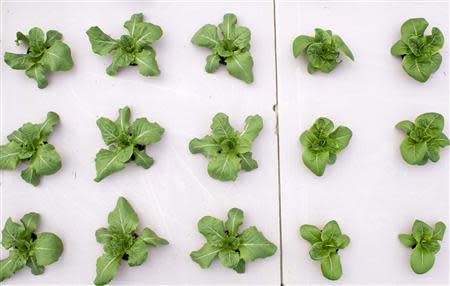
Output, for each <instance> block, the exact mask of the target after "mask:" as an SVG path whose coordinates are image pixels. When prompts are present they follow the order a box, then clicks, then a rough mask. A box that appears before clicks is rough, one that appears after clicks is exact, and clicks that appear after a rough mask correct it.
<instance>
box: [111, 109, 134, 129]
mask: <svg viewBox="0 0 450 286" xmlns="http://www.w3.org/2000/svg"><path fill="white" fill-rule="evenodd" d="M130 113H131V112H130V108H129V107H128V106H125V107H123V108H120V109H119V117H118V118H117V120H116V121H115V123H116V125H117V127H119V128H120V130H122V131H123V132H124V133H128V128H129V127H130Z"/></svg>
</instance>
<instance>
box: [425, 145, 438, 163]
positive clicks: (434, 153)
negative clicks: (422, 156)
mask: <svg viewBox="0 0 450 286" xmlns="http://www.w3.org/2000/svg"><path fill="white" fill-rule="evenodd" d="M439 151H440V147H439V146H433V145H428V147H427V157H428V158H429V159H430V160H431V161H432V162H437V161H439V159H440V157H441V156H440V154H439Z"/></svg>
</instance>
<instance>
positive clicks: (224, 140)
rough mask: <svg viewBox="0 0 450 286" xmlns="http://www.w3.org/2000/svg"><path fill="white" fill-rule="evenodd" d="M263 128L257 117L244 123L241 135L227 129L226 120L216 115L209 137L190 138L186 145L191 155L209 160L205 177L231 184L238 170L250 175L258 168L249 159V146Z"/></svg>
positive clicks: (256, 164)
mask: <svg viewBox="0 0 450 286" xmlns="http://www.w3.org/2000/svg"><path fill="white" fill-rule="evenodd" d="M262 128H263V120H262V118H261V116H259V115H252V116H248V117H247V118H246V119H245V128H244V131H242V132H238V131H236V130H234V128H233V127H231V125H230V122H229V121H228V116H227V115H226V114H224V113H217V114H216V115H215V116H214V118H213V122H212V124H211V130H212V134H211V135H206V136H204V137H203V138H201V139H199V138H194V139H192V140H191V142H190V143H189V150H190V151H191V153H192V154H197V153H202V154H203V155H204V156H205V157H206V158H209V159H210V161H209V163H208V174H209V175H210V176H211V177H212V178H214V179H218V180H221V181H230V180H232V181H234V180H236V178H237V175H238V173H239V171H240V170H241V169H244V170H246V171H251V170H254V169H256V168H258V163H257V162H256V161H255V160H253V158H252V143H253V141H254V140H255V139H256V137H258V134H259V132H260V131H261V129H262Z"/></svg>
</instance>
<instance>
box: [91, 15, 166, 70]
mask: <svg viewBox="0 0 450 286" xmlns="http://www.w3.org/2000/svg"><path fill="white" fill-rule="evenodd" d="M124 27H125V28H126V29H127V30H128V32H129V35H123V36H121V37H120V39H118V40H115V39H113V38H111V37H110V36H108V35H107V34H105V33H104V32H103V31H102V30H101V29H100V28H99V27H97V26H94V27H91V28H89V30H87V32H86V33H87V35H88V36H89V41H90V42H91V46H92V51H93V52H94V53H96V54H98V55H100V56H106V55H108V54H112V63H111V64H110V65H109V66H108V67H107V68H106V73H107V74H108V75H111V76H113V75H116V74H117V72H118V71H119V69H120V68H123V67H126V66H129V65H132V66H135V65H137V66H138V68H139V73H140V74H141V75H143V76H157V75H159V74H160V71H159V67H158V63H157V62H156V52H155V50H154V49H153V48H152V47H151V46H150V45H151V44H153V43H155V42H156V41H158V40H159V39H160V38H161V36H162V34H163V31H162V29H161V27H159V26H157V25H153V24H152V23H148V22H144V15H143V14H142V13H139V14H134V15H132V16H131V19H130V20H128V21H126V22H125V24H124Z"/></svg>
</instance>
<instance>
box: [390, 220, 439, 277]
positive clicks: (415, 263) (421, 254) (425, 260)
mask: <svg viewBox="0 0 450 286" xmlns="http://www.w3.org/2000/svg"><path fill="white" fill-rule="evenodd" d="M444 232H445V224H444V223H443V222H438V223H436V224H435V225H434V230H433V229H432V228H431V227H430V226H429V225H428V224H426V223H424V222H423V221H420V220H415V221H414V225H413V227H412V234H400V235H399V236H398V239H399V240H400V242H401V243H402V244H403V245H404V246H406V247H408V248H412V250H413V251H412V252H411V256H410V257H409V263H410V264H411V268H412V270H413V271H414V272H415V273H417V274H424V273H426V272H428V271H429V270H430V269H431V267H433V264H434V261H435V259H436V258H435V256H436V253H438V252H439V250H440V249H441V246H440V245H439V242H438V241H442V239H443V238H444Z"/></svg>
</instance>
